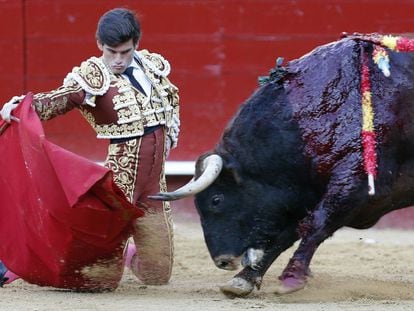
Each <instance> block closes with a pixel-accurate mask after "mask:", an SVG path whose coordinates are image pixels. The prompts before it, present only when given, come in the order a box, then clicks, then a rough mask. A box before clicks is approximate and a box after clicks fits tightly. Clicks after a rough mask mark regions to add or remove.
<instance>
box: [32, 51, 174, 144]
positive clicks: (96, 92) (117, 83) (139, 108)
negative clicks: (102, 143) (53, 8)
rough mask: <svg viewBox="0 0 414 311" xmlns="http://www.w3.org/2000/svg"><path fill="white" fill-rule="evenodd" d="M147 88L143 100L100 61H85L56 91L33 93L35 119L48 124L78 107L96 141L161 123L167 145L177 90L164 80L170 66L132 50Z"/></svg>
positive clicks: (156, 56) (158, 57) (132, 133)
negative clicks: (149, 86) (36, 114)
mask: <svg viewBox="0 0 414 311" xmlns="http://www.w3.org/2000/svg"><path fill="white" fill-rule="evenodd" d="M134 59H135V60H136V61H137V62H138V63H139V64H140V65H141V66H142V68H143V70H144V73H145V75H146V76H147V78H148V79H149V80H150V82H151V85H152V90H151V94H150V95H149V96H145V95H144V94H142V93H141V92H140V91H139V90H138V89H136V88H134V87H133V86H132V85H131V83H130V82H129V80H128V79H127V78H124V77H123V76H122V75H120V74H113V73H112V72H111V71H110V69H109V68H108V67H107V66H106V65H105V64H104V62H103V60H102V58H97V57H91V58H89V59H88V60H86V61H84V62H83V63H82V64H81V65H80V66H79V67H75V68H73V70H72V72H70V73H69V74H68V75H67V76H66V78H65V80H64V82H63V85H62V86H61V87H59V88H58V89H56V90H53V91H50V92H47V93H38V94H36V95H34V104H33V105H34V108H35V110H36V111H37V113H38V115H39V117H40V119H42V120H48V119H52V118H54V117H56V116H57V115H61V114H64V113H66V112H68V111H69V110H72V109H73V108H79V109H80V111H81V113H82V115H83V116H84V117H85V118H86V120H87V121H88V122H89V123H90V124H91V126H92V127H93V128H94V129H95V131H96V133H97V137H98V138H127V137H136V136H141V135H143V133H144V128H145V127H150V126H155V125H165V126H166V129H167V135H168V136H169V137H170V139H171V141H172V147H175V146H176V145H177V140H178V134H179V125H180V121H179V96H178V89H177V87H176V86H175V85H173V84H172V83H171V82H170V81H169V79H168V78H167V76H168V74H169V73H170V64H169V63H168V61H167V60H165V59H164V58H163V57H162V56H161V55H159V54H155V53H149V52H148V51H147V50H141V51H137V52H135V55H134Z"/></svg>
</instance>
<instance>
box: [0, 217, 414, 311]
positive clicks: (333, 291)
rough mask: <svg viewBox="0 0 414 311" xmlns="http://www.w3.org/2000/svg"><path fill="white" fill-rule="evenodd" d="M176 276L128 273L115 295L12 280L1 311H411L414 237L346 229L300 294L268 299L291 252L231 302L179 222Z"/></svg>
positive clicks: (192, 230) (198, 243)
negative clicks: (147, 281) (144, 277)
mask: <svg viewBox="0 0 414 311" xmlns="http://www.w3.org/2000/svg"><path fill="white" fill-rule="evenodd" d="M175 227H176V228H175V248H176V260H175V266H174V271H173V278H172V279H171V282H170V284H168V285H164V286H145V285H143V284H140V283H139V281H136V279H135V278H134V276H133V275H132V274H131V273H129V271H126V272H125V275H124V278H123V280H122V282H121V284H120V286H119V288H118V289H117V290H116V291H115V292H112V293H101V294H89V293H75V292H70V291H63V290H56V289H53V288H42V287H39V286H35V285H30V284H28V283H25V282H23V281H16V282H14V283H13V284H10V285H8V286H6V287H4V288H2V289H0V300H1V304H0V310H10V311H11V310H31V311H34V310H38V311H40V310H42V311H43V310H108V311H109V310H110V311H113V310H146V311H151V310H161V311H167V310H168V311H173V310H177V311H178V310H179V311H186V310H196V311H210V310H214V311H223V310H224V311H225V310H284V311H290V310H295V311H303V310H312V311H315V310H324V311H326V310H375V311H382V310H393V311H395V310H414V265H413V263H414V262H413V260H414V259H413V258H414V231H398V230H374V229H370V230H351V229H344V230H341V231H339V232H337V233H336V234H335V235H334V237H332V238H331V239H330V240H328V241H326V242H325V243H324V244H323V245H322V246H321V247H320V249H319V251H318V252H317V254H316V255H315V257H314V259H313V262H312V265H311V268H312V271H313V275H314V276H313V278H311V280H310V281H309V283H308V286H307V287H306V288H305V289H304V290H302V291H300V292H297V293H293V294H289V295H285V296H279V295H276V294H274V293H273V288H274V287H275V282H276V281H277V276H278V275H279V273H280V272H281V271H282V269H283V267H284V265H285V264H286V263H287V261H288V259H289V257H290V255H291V254H292V251H293V248H292V249H290V250H288V251H287V252H286V253H285V254H283V255H282V256H281V257H279V259H278V260H277V261H276V262H275V263H274V264H273V266H272V267H271V269H270V270H269V272H268V273H267V274H266V276H265V279H264V282H263V285H262V289H261V290H260V291H255V292H254V293H253V294H252V295H251V296H249V297H248V298H236V299H229V298H227V297H225V296H224V295H223V294H222V293H221V292H220V291H219V289H218V286H219V285H221V284H223V283H225V282H227V281H228V280H229V279H230V278H231V277H232V276H233V275H234V274H235V272H231V271H230V272H229V271H224V270H219V269H217V268H215V266H214V264H213V262H212V260H211V259H210V257H209V254H208V252H207V248H206V246H205V244H204V241H203V237H202V232H201V227H200V224H199V223H198V222H197V221H190V222H189V221H178V222H177V221H176V224H175Z"/></svg>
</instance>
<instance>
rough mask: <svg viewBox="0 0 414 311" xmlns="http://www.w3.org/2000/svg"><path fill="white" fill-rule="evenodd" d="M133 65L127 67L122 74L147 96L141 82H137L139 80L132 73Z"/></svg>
mask: <svg viewBox="0 0 414 311" xmlns="http://www.w3.org/2000/svg"><path fill="white" fill-rule="evenodd" d="M133 71H134V67H128V68H127V69H126V70H125V71H124V74H125V75H126V76H127V77H128V79H129V81H131V83H132V85H133V86H134V87H135V88H136V89H138V90H139V91H140V92H141V93H142V94H144V95H145V96H147V93H145V91H144V89H143V88H142V86H141V84H139V82H138V81H137V79H135V77H134V74H133Z"/></svg>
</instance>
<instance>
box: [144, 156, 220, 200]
mask: <svg viewBox="0 0 414 311" xmlns="http://www.w3.org/2000/svg"><path fill="white" fill-rule="evenodd" d="M222 167H223V159H222V158H221V157H220V156H219V155H217V154H212V155H210V156H208V157H206V158H205V159H204V160H203V162H202V174H201V176H200V177H198V178H197V179H195V178H194V177H193V179H191V180H190V181H189V182H188V183H187V184H186V185H184V186H182V187H181V188H179V189H177V190H175V191H173V192H160V193H157V194H156V195H151V196H148V197H149V198H150V199H153V200H161V201H174V200H178V199H182V198H185V197H188V196H191V195H195V194H197V193H199V192H201V191H203V190H204V189H206V188H207V187H208V186H210V185H211V184H212V183H213V182H214V180H216V178H217V176H218V175H219V174H220V171H221V169H222Z"/></svg>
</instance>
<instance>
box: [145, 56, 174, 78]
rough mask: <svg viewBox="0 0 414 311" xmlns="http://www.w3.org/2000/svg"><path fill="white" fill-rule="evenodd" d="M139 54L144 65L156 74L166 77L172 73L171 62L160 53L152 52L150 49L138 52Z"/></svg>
mask: <svg viewBox="0 0 414 311" xmlns="http://www.w3.org/2000/svg"><path fill="white" fill-rule="evenodd" d="M137 55H138V58H139V59H140V60H141V61H142V62H143V64H144V66H146V67H147V68H148V69H149V70H150V71H152V72H153V73H155V74H156V75H158V76H162V77H166V76H168V75H169V74H170V71H171V66H170V63H169V62H168V61H167V60H166V59H165V58H164V57H162V56H161V55H160V54H157V53H150V52H148V50H141V51H138V52H137Z"/></svg>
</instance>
